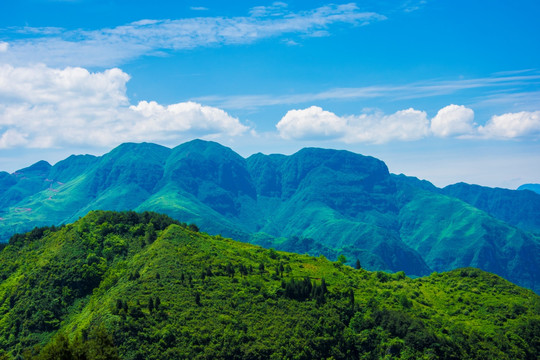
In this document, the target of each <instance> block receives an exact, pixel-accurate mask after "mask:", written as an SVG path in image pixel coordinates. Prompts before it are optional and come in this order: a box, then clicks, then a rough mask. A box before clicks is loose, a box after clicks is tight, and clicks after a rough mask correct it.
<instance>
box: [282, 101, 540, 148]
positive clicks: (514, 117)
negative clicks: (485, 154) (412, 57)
mask: <svg viewBox="0 0 540 360" xmlns="http://www.w3.org/2000/svg"><path fill="white" fill-rule="evenodd" d="M276 128H277V130H278V132H279V135H280V136H281V137H282V138H284V139H294V140H314V139H324V140H340V141H343V142H345V143H361V142H365V143H374V144H383V143H387V142H390V141H396V140H398V141H414V140H419V139H422V138H426V137H429V136H436V137H441V138H449V137H454V138H469V139H472V138H474V139H517V138H525V137H529V138H530V137H535V138H540V111H536V112H526V111H524V112H519V113H508V114H503V115H495V116H493V117H492V118H491V119H489V120H488V121H487V122H486V124H485V125H484V126H478V125H477V124H476V123H475V122H474V111H473V110H472V109H470V108H467V107H465V106H463V105H454V104H451V105H448V106H446V107H444V108H442V109H440V110H439V111H438V112H437V115H435V116H434V117H433V118H432V119H431V120H429V119H428V116H427V114H426V112H425V111H419V110H415V109H413V108H409V109H405V110H400V111H397V112H395V113H393V114H389V115H387V114H384V113H382V112H374V113H364V114H360V115H347V116H338V115H336V114H334V113H332V112H330V111H326V110H323V109H322V108H320V107H318V106H311V107H309V108H306V109H302V110H290V111H288V112H287V113H286V114H285V116H283V118H282V119H281V120H280V121H279V122H278V123H277V125H276Z"/></svg>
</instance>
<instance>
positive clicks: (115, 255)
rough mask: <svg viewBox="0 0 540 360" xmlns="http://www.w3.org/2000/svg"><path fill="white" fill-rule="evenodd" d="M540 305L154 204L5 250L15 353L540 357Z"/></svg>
mask: <svg viewBox="0 0 540 360" xmlns="http://www.w3.org/2000/svg"><path fill="white" fill-rule="evenodd" d="M149 149H151V150H152V151H155V153H159V152H160V151H161V150H160V149H159V148H149ZM337 156H339V157H341V156H349V155H343V154H339V155H337ZM195 159H196V158H195ZM150 160H151V159H150ZM154 160H155V159H154ZM229 160H231V161H233V162H234V161H235V159H234V158H232V159H229ZM221 161H223V159H221V160H220V162H221ZM150 162H151V163H152V161H150ZM196 162H197V161H196ZM368 162H369V163H372V164H376V163H374V162H373V160H368ZM328 166H330V164H329V165H328ZM354 166H356V165H354ZM199 170H200V168H199ZM214 170H215V171H216V172H215V173H214V175H216V176H217V179H219V180H217V183H219V184H222V186H226V187H227V188H228V189H229V190H230V191H231V192H235V191H236V190H238V189H236V185H234V184H231V183H229V182H228V180H227V179H229V180H230V179H231V178H230V177H229V176H230V175H231V174H230V173H227V172H226V171H225V172H221V170H219V169H214ZM214 170H212V171H214ZM220 174H221V177H220ZM112 180H113V179H112V178H111V181H112ZM291 181H292V182H293V183H294V181H293V178H291ZM112 182H113V183H114V181H112ZM138 184H139V186H140V187H141V188H142V189H144V186H142V184H147V185H148V184H149V183H147V182H146V181H142V180H141V182H139V183H138ZM208 186H210V185H208ZM383 208H384V207H383ZM539 306H540V297H539V296H538V295H536V294H535V293H533V292H532V291H530V290H526V289H523V288H520V287H518V286H516V285H514V284H511V283H510V282H508V281H506V280H504V279H502V278H500V277H498V276H496V275H493V274H489V273H486V272H483V271H481V270H478V269H473V268H463V269H457V270H454V271H452V272H448V273H440V274H432V275H430V276H427V277H425V278H419V279H410V278H407V277H406V276H405V275H404V274H403V273H402V272H398V273H396V274H388V273H384V272H369V271H366V270H364V269H353V268H351V267H349V266H345V265H343V264H342V263H341V262H331V261H328V260H327V259H325V258H323V257H310V256H306V255H297V254H291V253H285V252H279V251H275V250H267V249H263V248H260V247H258V246H253V245H250V244H246V243H240V242H236V241H233V240H230V239H226V238H223V237H221V236H209V235H208V234H205V233H200V232H198V231H197V229H196V228H195V227H194V226H192V225H190V226H187V225H186V224H182V223H179V222H178V221H176V220H173V219H171V218H169V217H167V216H164V215H160V214H156V213H148V212H144V213H134V212H121V213H118V212H105V211H95V212H91V213H89V214H88V215H87V216H85V217H84V218H82V219H79V220H78V221H76V222H75V223H73V224H68V225H66V226H62V227H60V228H58V227H51V228H36V229H34V230H32V231H31V232H29V233H26V234H18V235H16V236H13V237H12V238H11V239H10V243H9V245H8V246H6V247H5V248H3V249H2V250H0V358H2V359H40V360H58V359H109V360H114V359H125V360H135V359H293V358H295V359H330V358H332V359H336V360H337V359H382V358H393V359H427V358H429V359H510V358H512V359H538V356H539V355H540V343H539V342H538V335H539V332H538V330H539V329H540V313H539V311H538V309H539Z"/></svg>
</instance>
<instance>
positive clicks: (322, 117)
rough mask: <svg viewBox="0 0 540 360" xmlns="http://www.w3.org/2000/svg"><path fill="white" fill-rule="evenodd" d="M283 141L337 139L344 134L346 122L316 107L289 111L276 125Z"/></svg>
mask: <svg viewBox="0 0 540 360" xmlns="http://www.w3.org/2000/svg"><path fill="white" fill-rule="evenodd" d="M276 127H277V129H278V131H279V133H280V135H281V137H282V138H284V139H317V138H337V137H341V136H343V135H344V134H345V132H346V130H347V120H346V119H344V118H341V117H339V116H337V115H336V114H334V113H332V112H330V111H325V110H323V109H322V108H320V107H318V106H311V107H309V108H307V109H303V110H290V111H288V112H287V114H285V116H284V117H283V118H282V119H281V120H280V121H279V122H278V124H277V125H276Z"/></svg>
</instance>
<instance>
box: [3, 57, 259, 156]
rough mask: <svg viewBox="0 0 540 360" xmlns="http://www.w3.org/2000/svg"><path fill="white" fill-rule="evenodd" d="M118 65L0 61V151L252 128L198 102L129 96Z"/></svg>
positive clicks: (222, 133) (239, 131)
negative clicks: (92, 68)
mask: <svg viewBox="0 0 540 360" xmlns="http://www.w3.org/2000/svg"><path fill="white" fill-rule="evenodd" d="M128 80H129V75H127V74H126V73H124V72H123V71H122V70H120V69H116V68H115V69H110V70H106V71H103V72H97V73H91V72H89V71H87V70H86V69H83V68H65V69H63V70H59V69H53V68H49V67H46V66H44V65H38V66H33V67H19V68H15V67H12V66H10V65H0V148H13V147H28V148H51V147H63V146H67V145H75V144H76V145H90V146H110V145H115V144H118V143H120V142H125V141H155V142H168V141H173V142H175V143H177V142H178V139H182V138H185V137H186V136H187V137H193V136H197V137H203V136H237V135H240V134H242V133H244V132H245V131H247V130H248V129H249V128H248V127H247V126H245V125H243V124H241V123H240V121H239V120H238V119H237V118H234V117H232V116H230V115H229V114H227V113H226V112H225V111H223V110H221V109H218V108H214V107H210V106H204V105H201V104H198V103H195V102H183V103H178V104H172V105H168V106H163V105H160V104H158V103H156V102H153V101H151V102H147V101H141V102H139V103H138V104H136V105H131V104H130V103H129V100H128V98H127V96H126V83H127V81H128Z"/></svg>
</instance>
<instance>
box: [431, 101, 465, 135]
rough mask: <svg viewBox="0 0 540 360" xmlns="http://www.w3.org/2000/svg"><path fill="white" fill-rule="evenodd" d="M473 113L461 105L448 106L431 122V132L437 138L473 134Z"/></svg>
mask: <svg viewBox="0 0 540 360" xmlns="http://www.w3.org/2000/svg"><path fill="white" fill-rule="evenodd" d="M473 120H474V111H473V110H472V109H469V108H467V107H465V106H463V105H454V104H452V105H448V106H446V107H444V108H442V109H440V110H439V112H438V113H437V115H436V116H435V117H434V118H433V119H432V120H431V132H433V134H434V135H436V136H439V137H448V136H458V135H468V134H472V133H474V122H473Z"/></svg>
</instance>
